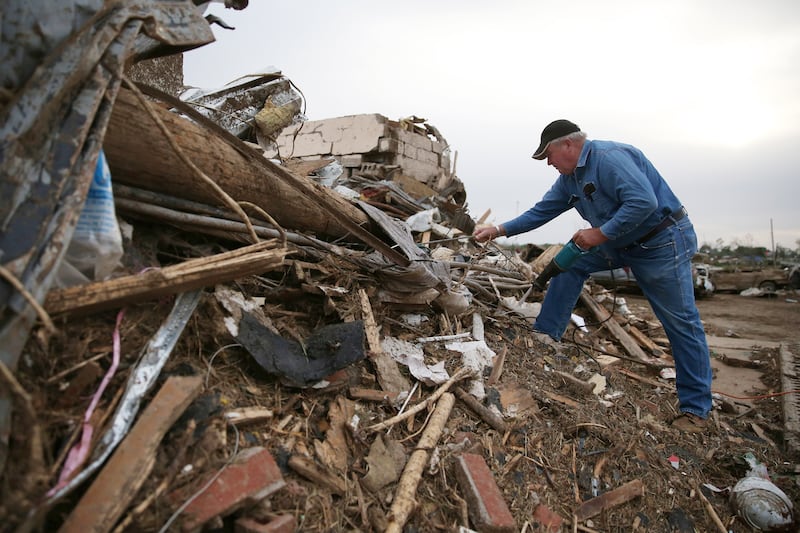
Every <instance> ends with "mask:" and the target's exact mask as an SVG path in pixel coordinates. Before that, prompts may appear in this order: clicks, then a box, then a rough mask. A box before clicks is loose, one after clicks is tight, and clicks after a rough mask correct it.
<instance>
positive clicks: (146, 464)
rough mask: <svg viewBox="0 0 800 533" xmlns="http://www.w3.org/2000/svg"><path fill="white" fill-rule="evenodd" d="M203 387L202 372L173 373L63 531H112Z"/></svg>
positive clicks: (70, 532)
mask: <svg viewBox="0 0 800 533" xmlns="http://www.w3.org/2000/svg"><path fill="white" fill-rule="evenodd" d="M202 387H203V379H202V378H201V377H200V376H191V377H171V378H169V379H168V380H167V382H166V383H165V384H164V386H163V387H161V390H159V391H158V394H156V396H155V398H153V401H152V402H150V405H148V406H147V409H145V410H144V412H143V413H142V415H141V417H140V418H139V420H138V421H137V422H136V424H135V425H134V426H133V428H132V429H131V431H130V433H129V434H128V436H127V437H125V440H123V441H122V443H121V444H120V445H119V447H118V448H117V450H116V451H115V452H114V454H113V455H112V456H111V459H109V461H108V463H107V464H106V466H105V467H104V468H103V470H101V471H100V474H99V475H98V476H97V479H95V481H94V483H92V485H91V486H90V487H89V489H88V490H87V491H86V493H85V494H84V495H83V497H81V499H80V501H79V502H78V505H77V506H76V507H75V509H74V510H73V511H72V513H71V514H70V515H69V516H68V517H67V520H66V521H65V522H64V524H63V525H62V526H61V529H60V530H59V531H60V533H86V532H88V531H93V532H94V531H98V532H99V531H110V530H111V528H112V527H114V524H115V523H116V522H117V520H118V519H119V517H120V516H122V513H123V512H124V511H125V509H126V508H127V507H128V505H129V504H130V502H131V501H132V500H133V498H134V496H135V495H136V493H137V492H138V490H139V488H140V487H141V485H142V483H144V481H145V479H147V476H148V475H149V474H150V471H151V470H152V467H153V464H154V462H155V454H156V450H157V449H158V446H159V444H160V443H161V439H162V438H163V437H164V435H165V434H166V432H167V430H169V428H170V427H172V424H174V423H175V421H176V420H177V419H178V417H180V415H181V414H182V413H183V411H184V410H185V409H186V408H187V407H188V406H189V404H190V403H191V402H192V400H193V399H194V398H195V397H196V396H197V394H198V393H199V392H200V390H201V389H202Z"/></svg>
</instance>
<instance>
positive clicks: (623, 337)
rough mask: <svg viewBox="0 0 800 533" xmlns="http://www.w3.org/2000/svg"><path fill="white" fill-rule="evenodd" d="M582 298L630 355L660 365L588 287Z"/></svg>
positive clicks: (644, 361) (650, 363)
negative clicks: (645, 351) (598, 301)
mask: <svg viewBox="0 0 800 533" xmlns="http://www.w3.org/2000/svg"><path fill="white" fill-rule="evenodd" d="M580 299H581V302H582V303H583V305H585V306H586V307H587V308H588V309H589V310H590V311H591V312H592V313H593V314H594V316H595V318H597V321H598V322H602V323H603V325H604V326H605V327H606V328H608V331H609V332H611V334H612V335H613V336H614V337H615V338H616V339H617V340H618V341H619V343H620V344H621V345H622V348H623V349H624V350H625V351H626V352H627V353H628V355H630V356H631V357H633V358H634V359H637V360H639V361H642V362H643V363H647V364H649V365H659V363H660V362H659V361H658V360H654V359H653V358H652V357H650V356H648V355H647V354H646V353H644V351H643V350H642V348H641V347H640V346H639V345H638V344H637V343H636V341H635V340H633V337H631V336H630V335H628V332H627V331H625V330H624V329H623V328H622V326H621V325H620V324H619V322H617V321H616V319H615V318H614V317H613V316H611V313H609V312H608V311H607V310H606V308H605V307H603V306H602V305H600V304H599V303H597V301H596V300H595V299H594V298H593V297H592V295H591V294H589V292H588V291H587V290H586V289H584V290H582V291H581V296H580ZM660 366H664V363H663V362H662V363H660Z"/></svg>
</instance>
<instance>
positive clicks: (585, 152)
mask: <svg viewBox="0 0 800 533" xmlns="http://www.w3.org/2000/svg"><path fill="white" fill-rule="evenodd" d="M591 149H592V141H590V140H589V139H586V140H584V141H583V148H581V155H579V156H578V164H577V165H576V167H575V168H580V167H585V166H586V160H587V159H588V158H589V150H591Z"/></svg>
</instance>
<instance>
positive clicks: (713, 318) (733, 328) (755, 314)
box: [697, 292, 800, 343]
mask: <svg viewBox="0 0 800 533" xmlns="http://www.w3.org/2000/svg"><path fill="white" fill-rule="evenodd" d="M697 308H698V309H699V310H700V318H701V319H702V320H703V322H704V323H705V325H706V332H707V333H709V334H713V335H717V336H720V337H723V336H731V335H733V336H738V337H742V338H748V339H756V340H765V341H777V342H786V343H798V342H800V328H798V327H797V326H798V325H800V297H798V295H797V294H794V293H793V292H783V293H778V294H775V295H770V296H761V297H747V296H740V295H738V294H725V293H720V294H714V295H712V296H711V297H708V298H701V299H699V300H698V301H697Z"/></svg>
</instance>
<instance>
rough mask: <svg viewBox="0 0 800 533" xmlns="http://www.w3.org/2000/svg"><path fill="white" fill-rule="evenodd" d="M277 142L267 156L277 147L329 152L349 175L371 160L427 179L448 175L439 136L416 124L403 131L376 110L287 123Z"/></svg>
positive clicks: (315, 154)
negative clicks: (436, 137) (428, 133)
mask: <svg viewBox="0 0 800 533" xmlns="http://www.w3.org/2000/svg"><path fill="white" fill-rule="evenodd" d="M298 130H299V132H298ZM295 134H296V136H295ZM276 145H277V149H278V151H277V152H273V153H270V152H269V151H267V153H266V155H267V157H277V156H278V152H279V153H280V155H281V156H282V157H296V158H300V159H306V160H308V159H315V158H318V159H321V158H325V157H331V156H333V157H336V158H337V159H338V160H339V162H341V163H342V166H343V167H345V169H346V170H347V172H348V173H349V174H350V175H353V174H357V173H358V172H359V170H360V168H361V164H370V163H371V164H375V163H377V164H381V165H385V166H388V167H394V166H397V167H400V170H401V172H402V173H403V174H405V175H407V176H411V177H413V178H416V179H417V180H419V181H421V182H423V183H426V184H431V185H436V184H438V183H440V182H441V179H440V178H441V177H442V176H443V175H444V176H445V177H448V176H449V175H450V152H449V150H448V149H447V146H445V145H444V144H443V143H442V142H441V141H440V140H434V139H431V138H430V137H429V136H428V135H427V133H425V132H424V130H423V129H422V128H419V127H415V131H408V130H406V129H404V128H403V127H401V126H400V123H399V122H394V121H391V120H389V119H388V118H386V117H384V116H383V115H379V114H376V113H371V114H364V115H349V116H345V117H337V118H331V119H325V120H313V121H307V122H305V123H303V124H302V125H300V124H297V125H292V126H290V127H288V128H286V129H285V130H284V131H283V132H281V134H280V135H279V136H278V138H277V140H276Z"/></svg>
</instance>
